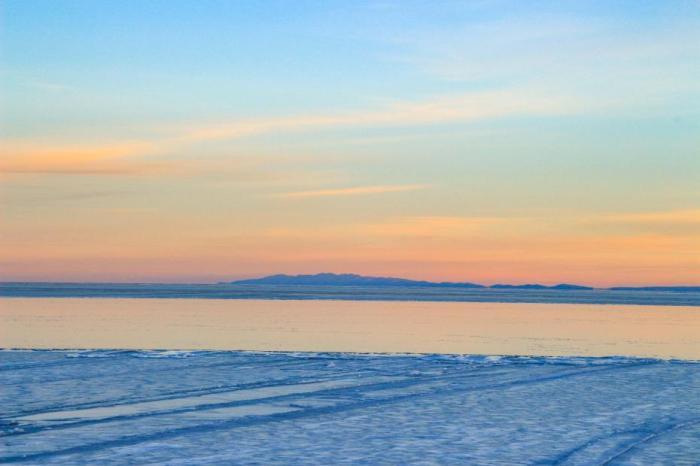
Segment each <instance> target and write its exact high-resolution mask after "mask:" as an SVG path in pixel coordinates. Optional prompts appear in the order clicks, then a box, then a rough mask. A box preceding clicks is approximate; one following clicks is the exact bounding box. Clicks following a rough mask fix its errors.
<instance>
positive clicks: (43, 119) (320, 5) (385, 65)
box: [0, 0, 700, 286]
mask: <svg viewBox="0 0 700 466" xmlns="http://www.w3.org/2000/svg"><path fill="white" fill-rule="evenodd" d="M316 272H353V273H361V274H366V275H382V276H400V277H406V278H415V279H427V280H450V281H471V282H478V283H484V284H493V283H532V282H539V283H547V284H554V283H560V282H574V283H583V284H590V285H594V286H610V285H649V284H659V285H682V284H699V283H700V2H699V1H697V0H693V1H675V0H668V1H666V0H658V1H640V0H634V1H624V0H621V1H615V2H610V1H565V0H564V1H561V0H559V1H551V2H550V1H533V2H523V1H519V0H516V1H500V0H474V1H447V0H445V1H391V0H384V1H382V0H378V1H373V2H360V1H358V2H347V1H303V0H295V1H274V0H272V1H265V2H259V1H252V0H250V1H219V0H199V1H179V0H148V1H143V0H121V1H106V0H47V1H40V0H2V1H1V2H0V280H5V281H112V282H213V281H220V280H229V279H231V280H233V279H238V278H244V277H253V276H260V275H267V274H273V273H316Z"/></svg>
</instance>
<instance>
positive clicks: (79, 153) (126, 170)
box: [0, 142, 159, 174]
mask: <svg viewBox="0 0 700 466" xmlns="http://www.w3.org/2000/svg"><path fill="white" fill-rule="evenodd" d="M153 149H154V147H153V145H152V144H150V143H145V142H125V143H117V144H110V145H95V146H88V145H68V146H66V145H58V146H50V145H46V144H34V143H26V142H20V143H3V157H2V159H0V173H35V174H41V173H53V174H138V173H143V172H145V171H149V170H153V169H154V168H155V167H157V166H159V164H153V163H144V162H140V163H134V161H133V160H130V161H126V160H124V159H125V158H129V157H136V156H140V155H143V154H145V153H148V152H149V151H151V150H153Z"/></svg>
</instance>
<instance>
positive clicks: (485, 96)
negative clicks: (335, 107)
mask: <svg viewBox="0 0 700 466" xmlns="http://www.w3.org/2000/svg"><path fill="white" fill-rule="evenodd" d="M587 105H588V104H586V103H585V102H584V101H582V100H574V99H571V98H558V97H556V96H553V95H547V94H542V93H539V94H537V93H534V94H533V93H530V92H527V91H526V90H510V91H500V92H496V91H488V92H473V93H467V94H458V95H449V96H440V97H435V98H432V99H428V100H423V101H404V102H394V103H391V104H388V105H386V106H384V107H382V108H378V109H373V110H366V111H360V112H354V113H327V114H317V115H294V116H288V117H276V118H263V119H240V120H234V121H225V122H220V123H213V124H188V125H184V126H178V127H172V128H170V130H166V131H164V130H163V128H162V127H160V128H157V131H156V132H155V133H156V135H155V136H153V137H151V138H148V139H143V140H137V141H125V142H118V143H113V142H105V143H104V144H102V145H96V146H84V145H80V144H75V145H69V146H65V145H63V144H58V145H57V146H51V145H48V144H36V143H34V142H32V141H5V142H3V146H4V152H5V153H6V154H8V155H7V156H5V157H4V158H3V159H2V160H1V161H0V172H6V173H54V174H62V173H67V174H75V173H89V174H100V173H104V174H120V173H121V174H134V173H141V172H143V171H144V170H150V169H152V168H153V166H152V164H144V163H143V161H142V160H139V158H143V157H145V156H153V155H159V156H161V158H164V156H168V155H173V154H177V153H180V154H181V153H183V151H192V150H194V147H196V145H197V144H201V143H205V142H211V141H226V142H230V141H234V140H237V139H242V138H246V137H251V136H260V135H266V134H278V133H285V132H301V131H325V130H329V129H337V128H400V127H412V126H419V125H436V124H445V123H455V122H470V121H478V120H484V119H491V118H501V117H509V116H524V115H566V114H572V113H577V112H580V111H582V110H583V109H584V108H585V107H586V106H587ZM359 193H360V192H358V194H359ZM318 195H342V194H318ZM309 196H311V195H306V196H298V197H309Z"/></svg>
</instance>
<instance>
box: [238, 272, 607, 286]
mask: <svg viewBox="0 0 700 466" xmlns="http://www.w3.org/2000/svg"><path fill="white" fill-rule="evenodd" d="M230 283H231V284H235V285H318V286H321V285H333V286H411V287H432V288H495V289H520V290H592V289H593V288H591V287H590V286H581V285H570V284H568V283H561V284H559V285H554V286H546V285H539V284H528V285H501V284H499V285H493V286H490V287H487V286H484V285H479V284H478V283H469V282H429V281H424V280H408V279H406V278H394V277H366V276H363V275H357V274H353V273H343V274H336V273H317V274H314V275H284V274H279V275H270V276H268V277H262V278H252V279H249V280H237V281H234V282H230Z"/></svg>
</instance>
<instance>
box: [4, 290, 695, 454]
mask: <svg viewBox="0 0 700 466" xmlns="http://www.w3.org/2000/svg"><path fill="white" fill-rule="evenodd" d="M0 347H3V348H64V349H65V348H103V349H82V350H81V349H66V350H37V349H34V350H4V351H0V463H19V464H32V465H37V464H42V465H43V464H61V465H63V464H69V465H84V464H105V465H109V464H114V465H123V464H134V465H148V464H158V465H194V464H207V465H211V464H213V465H230V464H237V465H254V464H255V465H277V464H279V465H305V464H308V465H329V464H421V465H422V464H425V465H428V464H431V465H432V464H450V465H452V464H476V465H503V464H508V465H511V464H540V465H544V464H552V465H554V464H557V465H591V464H595V465H632V464H635V465H636V464H673V465H686V464H687V465H697V464H698V463H699V462H700V363H697V362H693V361H692V360H694V359H696V360H697V359H700V307H697V306H689V307H684V306H660V305H659V306H657V305H655V306H636V305H595V304H543V303H533V304H522V303H521V304H513V303H474V302H400V301H391V302H389V301H337V300H332V301H310V300H277V301H275V300H246V299H234V300H231V299H225V300H220V299H204V300H198V299H143V298H142V299H122V298H119V299H112V298H99V299H98V298H82V299H75V298H4V299H0ZM104 348H122V349H120V350H114V349H104ZM128 348H141V349H140V350H135V349H134V350H129V349H128ZM144 348H169V350H148V349H144ZM175 348H177V349H179V350H174V349H175ZM192 349H196V350H194V351H192ZM204 349H208V350H204ZM224 349H225V350H259V351H222V350H224ZM212 350H216V351H212ZM263 350H264V351H263ZM275 350H277V351H275ZM360 353H365V354H360ZM380 353H382V354H380ZM391 353H394V354H391ZM397 353H433V354H422V355H417V354H397ZM434 353H443V354H434ZM448 353H453V354H448ZM461 353H465V354H470V355H460V354H461ZM489 354H490V355H491V356H487V355H489ZM498 354H511V355H512V356H497V355H498ZM537 355H539V356H537ZM543 355H547V356H543ZM552 355H556V356H552ZM614 355H617V356H614ZM591 356H596V357H591ZM658 358H662V359H658ZM674 358H678V359H674Z"/></svg>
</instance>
